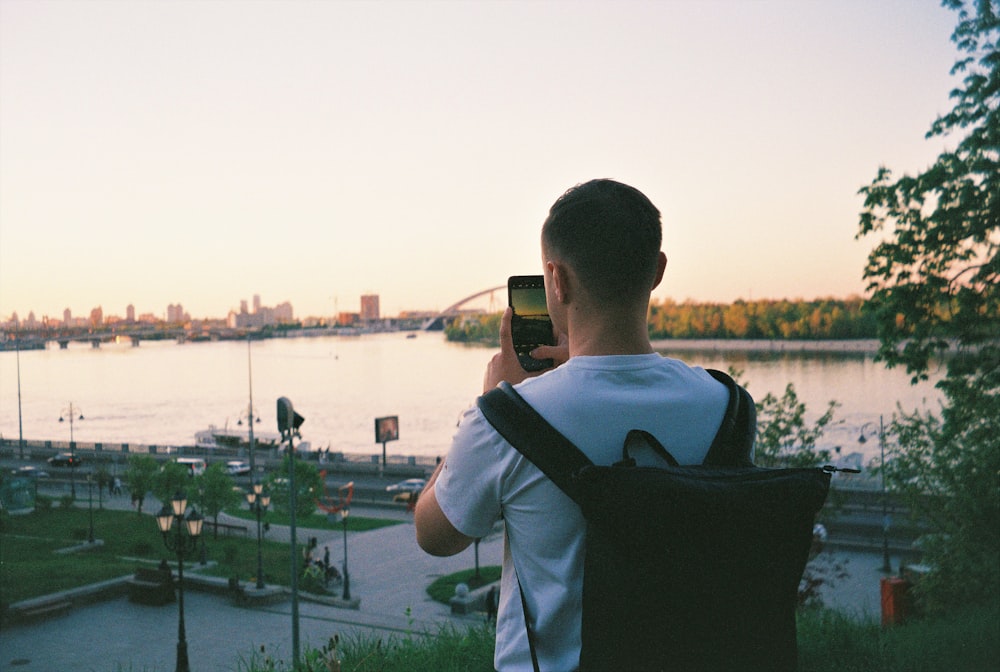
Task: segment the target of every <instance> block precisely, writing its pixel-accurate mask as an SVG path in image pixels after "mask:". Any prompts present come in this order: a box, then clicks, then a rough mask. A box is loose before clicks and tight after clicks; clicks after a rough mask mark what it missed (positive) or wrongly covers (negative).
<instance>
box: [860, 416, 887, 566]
mask: <svg viewBox="0 0 1000 672" xmlns="http://www.w3.org/2000/svg"><path fill="white" fill-rule="evenodd" d="M874 424H875V423H874V422H866V423H865V424H863V425H862V426H861V435H860V436H859V437H858V443H861V444H864V443H866V442H867V440H868V439H867V438H866V436H865V428H866V427H867V426H868V425H874ZM869 436H874V432H873V433H872V434H869ZM878 447H879V453H880V458H879V460H880V461H879V474H880V475H881V478H882V571H883V572H885V573H886V574H888V573H890V572H891V571H892V565H891V563H890V562H889V524H890V523H889V508H888V507H889V505H888V502H887V500H886V491H885V424H884V422H883V418H882V416H881V415H880V416H878Z"/></svg>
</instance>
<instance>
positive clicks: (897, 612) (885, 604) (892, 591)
mask: <svg viewBox="0 0 1000 672" xmlns="http://www.w3.org/2000/svg"><path fill="white" fill-rule="evenodd" d="M880 584H881V585H880V588H881V596H882V627H885V626H888V625H898V624H899V623H902V622H903V621H905V620H906V617H907V616H908V615H909V614H908V613H907V612H908V611H909V610H908V609H907V606H906V601H907V595H906V593H907V591H908V590H909V588H910V582H909V581H907V580H906V579H901V578H900V577H898V576H887V577H883V578H882V579H880Z"/></svg>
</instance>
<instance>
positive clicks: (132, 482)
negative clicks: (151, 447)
mask: <svg viewBox="0 0 1000 672" xmlns="http://www.w3.org/2000/svg"><path fill="white" fill-rule="evenodd" d="M157 469H159V466H158V465H157V463H156V460H154V459H153V458H152V457H150V456H149V455H130V456H129V458H128V466H127V467H126V468H125V480H126V482H128V487H129V490H130V491H131V492H132V501H134V502H136V510H137V512H138V513H142V503H143V501H144V500H145V499H146V495H147V494H149V492H150V491H151V490H152V489H153V481H154V478H155V476H156V471H157Z"/></svg>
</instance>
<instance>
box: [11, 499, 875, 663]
mask: <svg viewBox="0 0 1000 672" xmlns="http://www.w3.org/2000/svg"><path fill="white" fill-rule="evenodd" d="M158 508H159V504H158V503H156V502H152V503H151V502H149V501H147V502H146V505H145V506H144V510H147V511H156V510H158ZM352 512H353V513H355V514H356V515H373V516H375V515H383V516H384V515H398V516H401V517H405V520H404V521H403V523H402V524H400V525H394V526H391V527H385V528H381V529H378V530H372V531H368V532H354V533H348V565H349V569H350V577H351V583H350V590H351V597H352V598H360V600H361V603H360V608H359V609H358V610H352V609H344V608H337V607H331V606H326V605H320V604H314V603H310V602H306V601H300V603H299V612H300V613H299V633H300V641H301V644H302V650H303V651H304V650H305V648H306V646H309V645H312V646H317V647H318V646H322V645H323V644H324V643H325V642H326V641H327V640H328V639H329V638H330V637H331V636H333V635H334V634H339V635H340V636H341V637H353V636H365V637H387V636H398V637H408V636H420V633H428V632H429V633H434V632H437V631H438V630H439V628H440V627H441V626H442V625H443V624H450V625H454V626H459V627H461V626H466V625H470V624H475V623H481V622H482V620H481V617H479V616H454V615H452V614H451V613H450V609H449V607H447V606H445V605H442V604H440V603H438V602H434V601H432V600H431V599H430V598H429V597H428V596H427V593H426V592H425V589H426V587H427V585H428V584H429V583H430V582H431V581H433V580H434V579H435V578H436V577H438V576H441V575H445V574H450V573H452V572H456V571H460V570H463V569H469V568H471V567H473V566H474V550H473V548H471V547H470V548H469V549H468V550H466V551H464V552H463V553H460V554H459V555H457V556H454V557H452V558H434V557H431V556H428V555H426V554H425V553H423V552H422V551H421V550H420V549H419V548H418V547H417V545H416V541H415V539H414V531H413V524H412V519H411V518H409V516H408V515H407V514H404V513H402V512H397V513H395V514H390V513H388V512H383V511H378V512H375V511H372V512H362V511H361V510H359V509H358V508H355V509H353V510H352ZM287 534H288V531H287V528H283V527H281V526H272V528H271V532H270V533H269V535H268V536H269V538H281V537H282V535H285V536H287ZM310 536H316V537H317V539H318V541H319V544H320V549H319V556H320V557H322V554H323V546H324V545H327V544H328V545H329V547H330V558H331V562H334V563H336V564H338V566H339V564H340V561H341V560H342V559H343V533H342V532H338V531H330V530H323V531H317V530H300V531H299V533H298V535H297V537H298V540H299V542H300V543H302V542H303V541H305V540H307V539H308V538H309V537H310ZM502 544H503V537H502V533H499V532H495V533H494V534H492V535H491V536H489V537H487V538H486V539H485V540H483V542H482V543H481V544H480V547H479V560H480V564H481V565H498V564H500V562H501V555H502ZM835 557H837V558H838V559H839V560H840V561H841V564H843V565H844V567H845V569H846V570H847V571H848V572H849V574H850V577H849V578H848V579H845V580H842V581H839V582H837V583H836V584H835V586H833V587H831V588H828V589H826V590H824V597H825V599H826V600H827V603H828V604H830V605H831V606H834V607H835V608H838V609H842V610H845V611H848V612H851V613H853V614H857V615H862V616H870V617H873V618H878V614H879V609H880V601H879V584H878V581H879V577H880V576H881V573H880V572H879V567H880V566H881V556H875V555H870V554H863V553H836V554H835ZM251 590H252V588H251ZM184 599H185V610H184V611H185V621H186V632H187V643H188V652H189V657H190V660H191V664H192V668H193V669H194V670H196V671H198V672H221V671H230V670H236V671H238V672H243V671H244V670H246V669H247V667H246V665H245V664H244V663H246V662H248V661H249V660H250V659H252V657H253V656H254V655H256V652H259V650H260V647H261V646H264V647H265V648H266V650H267V652H268V654H270V655H272V656H274V657H275V658H277V659H281V660H284V661H286V662H288V661H290V660H291V658H292V617H291V613H292V606H291V602H290V601H284V602H281V603H278V604H275V605H271V606H267V607H257V608H240V607H236V606H233V605H232V604H230V602H229V600H227V599H225V598H222V597H217V596H212V595H208V594H204V593H200V592H197V591H191V590H188V591H185V598H184ZM177 620H178V618H177V607H176V605H167V606H162V607H150V606H143V605H137V604H132V603H131V602H129V601H128V600H127V599H126V598H115V599H111V600H108V601H105V602H101V603H98V604H96V605H93V606H89V607H84V608H80V609H75V610H73V611H71V612H69V613H67V614H65V615H63V616H59V617H56V618H51V619H49V620H46V621H42V622H38V623H35V624H31V625H24V626H13V627H9V628H6V629H5V630H4V631H3V632H0V670H3V671H7V670H11V671H17V670H24V671H30V672H56V671H62V670H79V671H85V672H89V671H95V672H154V671H160V670H172V669H173V668H174V662H175V660H176V644H177Z"/></svg>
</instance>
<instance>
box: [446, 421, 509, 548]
mask: <svg viewBox="0 0 1000 672" xmlns="http://www.w3.org/2000/svg"><path fill="white" fill-rule="evenodd" d="M504 444H505V441H504V440H503V438H501V437H500V436H499V435H498V434H497V433H496V431H495V430H494V429H493V427H492V426H491V425H490V424H489V422H487V421H486V419H485V418H484V417H483V415H482V413H480V411H479V409H478V408H471V409H469V410H468V411H466V413H465V415H464V416H463V417H462V421H461V422H460V423H459V426H458V431H457V432H456V434H455V438H454V439H453V441H452V444H451V450H450V451H449V452H448V456H447V457H446V458H445V461H444V466H443V467H442V469H441V473H440V474H438V477H437V480H436V481H435V483H434V495H435V497H436V498H437V502H438V505H439V506H440V507H441V511H442V512H443V513H444V515H445V517H447V518H448V521H449V522H450V523H451V524H452V525H454V526H455V529H457V530H458V531H459V532H461V533H462V534H464V535H466V536H469V537H474V538H479V537H484V536H486V535H487V534H489V532H490V531H491V530H492V529H493V524H494V523H495V522H496V521H497V520H498V519H499V518H500V490H501V481H502V475H503V473H504V470H505V467H504V465H503V464H502V463H501V459H500V455H501V449H502V447H503V445H504Z"/></svg>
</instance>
